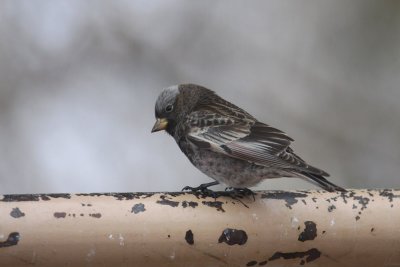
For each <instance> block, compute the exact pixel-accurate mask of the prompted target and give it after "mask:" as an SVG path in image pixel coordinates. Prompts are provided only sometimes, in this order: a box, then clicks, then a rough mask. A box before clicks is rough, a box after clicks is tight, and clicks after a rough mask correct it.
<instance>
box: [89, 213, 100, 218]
mask: <svg viewBox="0 0 400 267" xmlns="http://www.w3.org/2000/svg"><path fill="white" fill-rule="evenodd" d="M89 216H90V217H93V218H96V219H100V218H101V213H91V214H89Z"/></svg>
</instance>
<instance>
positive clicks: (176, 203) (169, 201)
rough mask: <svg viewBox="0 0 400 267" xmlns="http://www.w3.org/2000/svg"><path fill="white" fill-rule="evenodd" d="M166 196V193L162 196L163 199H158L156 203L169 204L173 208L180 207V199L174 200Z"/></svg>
mask: <svg viewBox="0 0 400 267" xmlns="http://www.w3.org/2000/svg"><path fill="white" fill-rule="evenodd" d="M165 197H166V196H165V195H162V196H160V198H161V200H157V201H156V203H157V204H160V205H168V206H171V207H173V208H175V207H178V205H179V201H172V200H169V199H166V198H165Z"/></svg>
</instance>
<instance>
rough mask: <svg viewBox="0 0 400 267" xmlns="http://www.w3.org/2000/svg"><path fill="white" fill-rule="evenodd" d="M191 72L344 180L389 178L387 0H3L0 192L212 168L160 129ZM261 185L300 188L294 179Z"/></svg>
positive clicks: (393, 126) (96, 184)
mask: <svg viewBox="0 0 400 267" xmlns="http://www.w3.org/2000/svg"><path fill="white" fill-rule="evenodd" d="M185 82H192V83H198V84H201V85H204V86H206V87H208V88H210V89H213V90H215V91H217V93H218V94H220V95H221V96H223V97H224V98H226V99H228V100H230V101H232V102H234V103H236V104H237V105H238V106H240V107H242V108H245V109H246V110H247V111H249V112H250V113H251V114H253V115H254V116H255V117H257V118H258V119H259V120H261V121H263V122H266V123H268V124H271V125H273V126H275V127H277V128H279V129H281V130H283V131H285V132H287V133H288V134H289V135H290V136H291V137H293V138H294V139H295V140H296V141H295V142H294V145H293V147H294V149H295V150H296V151H297V153H298V154H300V155H301V156H302V157H303V158H304V159H305V160H307V161H308V162H310V163H312V164H313V165H315V166H317V167H319V168H322V169H324V170H326V171H327V172H329V173H330V174H331V181H333V182H335V183H337V184H339V185H342V186H345V187H353V188H382V187H389V188H396V187H397V188H399V187H400V177H399V174H398V170H399V169H400V140H399V137H400V119H399V118H400V2H399V1H370V0H359V1H286V0H276V1H251V4H249V2H247V1H211V0H207V1H190V2H189V1H183V0H182V1H175V0H173V1H161V0H152V1H78V0H64V1H63V0H59V1H51V0H48V1H18V0H17V1H16V0H10V1H1V3H0V193H38V192H109V191H165V190H170V191H178V190H180V189H181V188H182V187H183V186H185V185H192V186H196V185H198V184H200V183H204V182H209V181H211V180H210V179H209V178H207V177H206V176H205V175H203V174H202V173H200V172H199V171H198V170H197V169H195V168H194V167H193V166H192V165H191V164H190V162H189V161H188V160H187V159H186V157H185V156H184V155H183V154H182V153H181V152H180V150H179V148H178V146H177V145H176V144H175V142H174V140H173V139H172V138H171V137H169V136H168V135H167V134H163V133H158V134H150V130H151V128H152V126H153V123H154V103H155V100H156V98H157V96H158V94H159V93H160V91H161V89H162V88H164V87H167V86H169V85H173V84H179V83H185ZM259 188H260V189H300V188H301V189H303V188H313V185H310V184H307V183H305V182H303V181H301V180H299V179H278V180H274V181H272V180H270V181H265V182H263V183H262V184H260V186H259Z"/></svg>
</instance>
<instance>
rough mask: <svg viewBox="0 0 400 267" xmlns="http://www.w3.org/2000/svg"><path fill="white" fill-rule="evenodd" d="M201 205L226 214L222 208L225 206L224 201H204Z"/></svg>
mask: <svg viewBox="0 0 400 267" xmlns="http://www.w3.org/2000/svg"><path fill="white" fill-rule="evenodd" d="M201 203H202V204H203V205H205V206H208V207H212V208H216V209H217V211H222V212H225V210H224V208H223V207H222V204H224V203H223V202H222V201H202V202H201Z"/></svg>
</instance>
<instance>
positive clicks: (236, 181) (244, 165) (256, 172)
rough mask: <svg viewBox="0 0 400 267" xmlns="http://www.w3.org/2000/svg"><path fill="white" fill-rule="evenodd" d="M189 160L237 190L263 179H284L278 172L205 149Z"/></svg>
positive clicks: (194, 154)
mask: <svg viewBox="0 0 400 267" xmlns="http://www.w3.org/2000/svg"><path fill="white" fill-rule="evenodd" d="M189 158H190V159H191V161H192V163H193V165H194V166H196V167H197V168H198V169H199V170H200V171H202V172H203V173H205V174H206V175H208V176H209V177H211V178H213V179H215V180H217V181H218V182H221V183H224V184H226V185H227V186H231V187H235V188H245V187H252V186H255V185H256V184H258V183H259V182H260V181H261V180H263V179H266V178H276V177H282V175H280V174H279V173H277V170H274V169H270V168H266V167H264V166H260V165H255V164H252V163H250V162H247V161H244V160H240V159H235V158H231V157H229V156H226V155H223V154H220V153H216V152H212V151H209V150H205V149H198V150H197V151H196V152H195V153H193V154H192V155H190V157H189Z"/></svg>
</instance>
